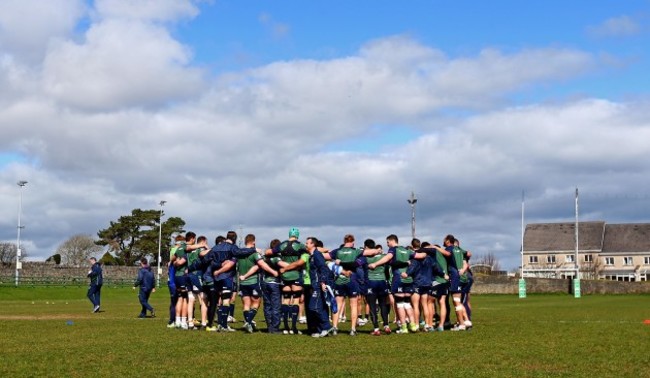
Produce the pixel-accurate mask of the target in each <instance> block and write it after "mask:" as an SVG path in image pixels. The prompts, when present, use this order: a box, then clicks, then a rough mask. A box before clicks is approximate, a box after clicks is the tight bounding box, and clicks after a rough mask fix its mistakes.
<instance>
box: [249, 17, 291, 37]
mask: <svg viewBox="0 0 650 378" xmlns="http://www.w3.org/2000/svg"><path fill="white" fill-rule="evenodd" d="M257 19H258V20H259V21H260V23H261V24H262V25H263V26H264V27H265V28H267V29H268V31H269V32H270V33H271V36H272V37H273V38H274V39H276V40H279V39H284V38H287V37H288V36H289V34H290V32H291V27H290V26H289V25H288V24H286V23H283V22H278V21H275V20H274V19H273V16H271V15H270V14H269V13H262V14H260V15H259V16H258V18H257Z"/></svg>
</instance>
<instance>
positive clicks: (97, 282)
mask: <svg viewBox="0 0 650 378" xmlns="http://www.w3.org/2000/svg"><path fill="white" fill-rule="evenodd" d="M88 278H90V287H89V288H88V299H90V301H91V302H92V304H93V312H99V306H100V304H101V292H102V285H103V283H104V276H103V274H102V266H101V265H100V264H99V263H98V262H97V259H96V258H94V257H91V258H90V270H89V271H88Z"/></svg>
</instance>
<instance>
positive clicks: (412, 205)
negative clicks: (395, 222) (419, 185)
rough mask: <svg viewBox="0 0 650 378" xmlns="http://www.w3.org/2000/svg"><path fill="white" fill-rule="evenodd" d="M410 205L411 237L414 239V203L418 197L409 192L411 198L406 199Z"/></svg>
mask: <svg viewBox="0 0 650 378" xmlns="http://www.w3.org/2000/svg"><path fill="white" fill-rule="evenodd" d="M406 202H408V203H409V204H410V205H411V239H415V204H416V203H417V202H418V199H417V198H415V193H414V192H411V198H409V199H407V200H406Z"/></svg>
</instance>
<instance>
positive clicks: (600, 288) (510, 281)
mask: <svg viewBox="0 0 650 378" xmlns="http://www.w3.org/2000/svg"><path fill="white" fill-rule="evenodd" d="M472 293H474V294H514V295H518V294H519V278H510V277H503V276H482V275H481V276H475V277H474V286H472ZM526 293H527V294H542V293H546V294H548V293H557V294H573V281H572V280H566V279H553V278H526ZM580 293H581V294H582V295H589V294H650V282H620V281H606V280H581V281H580Z"/></svg>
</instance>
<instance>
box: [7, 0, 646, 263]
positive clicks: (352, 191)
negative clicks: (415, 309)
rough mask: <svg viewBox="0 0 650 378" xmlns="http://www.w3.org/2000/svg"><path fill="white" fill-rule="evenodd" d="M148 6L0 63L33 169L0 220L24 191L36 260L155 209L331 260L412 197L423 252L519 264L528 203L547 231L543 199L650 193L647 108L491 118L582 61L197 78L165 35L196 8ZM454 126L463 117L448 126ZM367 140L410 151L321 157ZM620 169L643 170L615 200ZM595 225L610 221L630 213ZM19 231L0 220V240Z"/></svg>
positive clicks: (14, 168)
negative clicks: (324, 251) (293, 232)
mask: <svg viewBox="0 0 650 378" xmlns="http://www.w3.org/2000/svg"><path fill="white" fill-rule="evenodd" d="M151 4H152V3H151V2H142V3H138V4H135V3H133V2H98V3H97V12H98V14H99V15H101V16H97V17H96V18H95V19H93V23H92V24H91V25H90V26H89V27H88V28H87V29H86V30H85V31H84V33H85V34H84V35H83V38H72V37H68V38H67V39H66V38H60V39H59V41H58V42H57V43H49V44H48V48H47V55H46V56H45V58H44V61H43V64H42V70H40V69H39V68H35V66H33V65H25V64H23V63H21V62H20V61H18V60H16V59H14V58H13V57H12V56H11V55H8V54H5V55H3V57H2V59H0V83H1V84H2V85H1V86H0V101H2V105H3V106H1V107H0V127H1V128H2V130H3V139H2V140H0V152H7V151H9V152H18V153H20V154H21V155H23V156H25V157H26V162H23V163H21V162H17V163H14V164H9V165H6V166H5V167H3V168H2V169H0V183H5V184H0V211H1V212H2V213H3V214H12V213H15V211H16V210H15V206H14V203H15V202H16V198H17V190H16V189H17V188H15V184H12V183H15V182H16V181H17V180H18V179H25V180H28V181H29V182H30V184H29V187H28V188H27V191H26V193H25V206H24V211H25V224H26V226H27V228H26V229H25V238H26V239H27V240H29V241H30V242H33V243H34V244H33V245H34V249H33V256H40V257H42V258H45V257H47V256H49V255H51V254H52V253H53V250H54V248H56V245H58V244H59V243H60V242H61V241H63V240H65V239H67V238H68V237H69V236H70V235H72V234H75V233H79V232H83V233H90V234H95V233H96V231H97V230H99V229H100V228H102V227H105V226H106V225H107V224H108V222H109V221H110V220H115V219H117V218H118V217H119V216H120V215H123V214H126V213H128V212H130V211H131V210H132V209H133V208H156V206H157V204H158V201H160V200H161V199H164V200H167V201H168V203H167V205H166V207H165V212H166V213H167V214H168V215H170V216H171V215H173V216H181V217H183V218H184V219H185V220H187V221H188V228H189V229H193V230H195V231H197V232H198V233H204V234H206V235H208V237H209V238H210V239H213V238H214V236H216V234H217V233H223V232H225V231H226V230H227V229H236V228H237V225H238V224H240V223H241V224H243V226H244V229H245V231H244V232H254V233H256V234H258V240H260V244H265V243H266V240H268V239H270V238H271V237H282V236H283V235H284V234H286V230H287V229H288V227H290V226H292V225H297V226H299V227H301V228H302V229H303V235H305V236H306V235H309V234H313V235H316V236H318V237H320V238H323V239H324V240H325V241H326V242H327V243H329V244H330V245H333V244H335V243H338V242H340V239H341V237H342V235H343V234H345V233H347V232H353V233H355V234H357V239H359V240H362V239H363V238H365V237H366V236H370V237H374V238H378V239H380V241H382V242H383V238H384V237H385V236H386V235H387V234H389V233H397V234H398V235H400V237H403V239H406V238H407V237H408V235H409V220H410V210H409V208H408V206H407V204H406V199H407V197H408V195H409V193H410V192H411V190H415V192H416V194H417V195H418V197H419V199H420V201H419V202H418V227H419V228H418V230H420V231H419V233H421V235H422V238H423V239H424V238H427V239H431V240H435V241H439V240H440V239H441V238H442V236H444V234H446V233H448V232H451V233H454V234H458V236H459V237H460V238H461V239H463V240H464V242H465V243H466V245H467V246H468V247H469V248H470V249H472V250H474V251H475V252H476V253H479V254H480V253H481V252H488V251H492V250H495V252H498V253H503V254H504V256H506V255H507V254H508V253H515V255H514V256H515V260H516V258H517V256H518V255H516V249H517V248H518V244H517V243H518V242H517V240H518V237H519V236H518V234H517V232H518V231H517V230H518V227H519V225H518V222H519V219H518V217H517V216H514V217H513V214H512V213H513V212H514V213H516V212H517V211H518V203H517V201H518V199H519V198H520V197H519V196H520V191H521V189H522V188H524V189H530V198H531V202H532V203H534V202H535V200H537V203H538V205H537V208H535V206H532V207H533V209H535V210H533V211H531V212H533V213H535V211H536V212H537V214H538V215H536V216H539V217H540V218H543V217H544V216H546V215H548V216H554V217H557V216H558V213H557V212H555V213H552V214H551V212H550V210H546V209H544V206H543V205H542V203H544V202H545V201H546V203H547V206H546V207H547V208H548V209H555V210H557V209H558V208H561V207H562V206H563V205H562V204H560V201H559V200H557V198H558V195H557V194H553V193H563V192H564V190H566V189H567V188H571V187H572V186H575V185H576V184H580V186H581V188H584V190H585V192H587V193H588V192H589V191H594V190H600V189H601V188H607V191H608V192H609V193H612V194H618V193H621V192H624V191H625V190H627V189H628V188H629V186H628V185H635V187H639V188H642V187H647V178H646V177H650V175H648V173H650V172H647V168H646V167H644V165H643V162H645V161H647V158H648V156H647V152H646V150H647V148H646V147H645V146H644V143H643V142H644V141H645V140H647V139H648V137H649V136H650V135H648V134H649V132H650V131H649V130H650V126H649V125H648V123H647V121H646V120H647V119H650V117H648V115H649V114H647V113H648V111H647V110H646V109H648V107H647V106H646V105H647V104H643V103H632V102H630V103H625V102H612V101H606V100H595V99H588V100H584V101H578V102H570V103H564V104H556V105H548V104H546V105H541V104H531V105H528V106H522V107H503V106H502V105H501V103H502V101H503V102H505V101H504V99H506V98H507V97H508V96H510V95H512V94H513V93H517V91H520V90H522V89H527V88H531V87H535V86H537V85H552V83H554V82H556V81H562V80H567V79H571V78H573V77H576V76H579V75H581V74H583V73H585V72H588V71H589V70H591V69H592V68H594V67H597V66H598V65H599V64H600V62H599V60H598V59H597V58H595V57H593V56H592V55H591V54H589V53H586V52H584V51H580V50H575V49H553V48H539V49H526V50H521V51H516V52H512V53H505V52H503V51H500V50H496V49H485V50H483V51H481V52H479V53H477V54H476V55H466V56H463V57H452V56H448V55H447V54H445V53H444V52H442V51H440V50H438V49H435V48H433V47H431V46H427V45H424V44H422V43H420V42H418V41H416V40H414V39H412V38H409V37H406V36H397V37H389V38H383V39H378V40H374V41H370V42H368V43H367V44H366V45H364V46H362V47H361V48H360V49H359V51H358V53H356V54H353V55H351V56H348V57H342V58H338V59H331V60H321V61H319V60H295V61H285V62H275V63H272V64H268V65H266V66H262V67H258V68H255V69H250V70H247V71H241V72H233V73H231V74H229V75H224V76H223V77H218V78H215V79H207V78H206V76H205V75H204V73H203V72H201V71H200V70H198V69H196V68H195V66H194V64H193V60H192V54H191V51H189V50H188V48H187V46H183V45H182V44H181V43H179V42H178V41H176V40H175V39H174V38H173V36H172V34H170V32H169V30H168V29H167V28H168V26H166V25H165V22H172V21H175V20H178V19H180V18H187V17H193V16H194V4H195V3H194V2H182V3H175V2H164V3H160V4H161V5H160V9H157V8H156V9H154V8H155V7H154V8H152V7H151ZM156 4H158V3H156ZM177 6H178V7H177ZM132 7H136V8H137V9H134V8H132ZM160 21H165V22H160ZM449 109H465V110H471V111H472V112H474V114H475V115H474V116H472V117H467V116H462V117H456V118H453V119H449V118H444V117H443V116H442V114H443V113H444V112H445V111H446V110H449ZM378 124H379V125H395V127H396V128H399V127H401V126H402V127H409V128H413V129H417V130H418V132H419V134H417V135H421V136H420V137H418V138H416V139H415V140H412V141H410V142H404V141H398V142H396V143H394V145H392V146H390V147H385V148H383V149H382V148H378V150H379V152H377V153H368V152H354V151H353V152H325V151H328V149H327V146H329V145H330V144H331V143H335V142H340V141H347V140H351V141H352V143H353V142H354V141H355V140H362V139H363V138H364V135H365V134H366V133H367V132H368V130H371V129H372V127H373V126H375V125H378ZM620 146H625V148H620ZM613 147H614V148H613ZM630 167H633V169H634V170H635V171H636V172H637V173H636V174H635V175H634V176H633V177H632V178H631V179H630V177H629V176H628V177H627V180H626V181H625V182H624V185H623V184H618V183H617V182H616V180H620V179H621V178H622V177H624V175H623V172H624V171H625V170H628V171H629V170H630ZM610 177H614V179H611V178H610ZM7 183H9V184H7ZM549 193H551V194H549ZM553 201H555V202H553ZM549 202H552V203H551V204H550V205H549V204H548V203H549ZM569 206H570V205H569ZM630 207H631V206H629V207H628V208H630ZM545 211H547V212H548V213H545ZM591 213H592V214H598V215H602V216H603V217H607V218H608V219H607V220H608V221H609V220H610V219H609V218H612V219H613V218H616V216H619V214H623V212H622V210H621V209H620V208H617V209H616V210H611V212H609V213H608V211H607V210H603V211H601V212H598V211H594V210H592V211H591ZM13 223H14V220H13V219H11V217H5V218H1V219H0V230H1V229H4V230H14V229H15V227H14V226H15V225H13ZM12 225H13V226H12ZM12 227H13V228H12ZM9 234H10V232H5V233H0V238H6V239H8V238H10V237H11V235H9ZM508 256H509V255H508ZM508 258H510V257H508Z"/></svg>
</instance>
